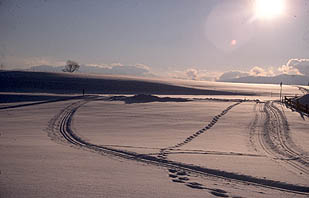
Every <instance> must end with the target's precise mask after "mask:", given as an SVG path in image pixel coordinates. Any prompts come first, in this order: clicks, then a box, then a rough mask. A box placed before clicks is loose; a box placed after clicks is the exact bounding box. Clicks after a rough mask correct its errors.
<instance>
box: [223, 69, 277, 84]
mask: <svg viewBox="0 0 309 198" xmlns="http://www.w3.org/2000/svg"><path fill="white" fill-rule="evenodd" d="M274 75H275V74H274V71H273V67H270V68H268V69H267V70H265V69H263V68H261V67H258V66H255V67H253V68H251V69H250V70H249V72H246V71H228V72H224V73H223V74H222V75H221V76H220V77H219V78H218V81H226V80H231V79H235V78H242V77H247V76H274Z"/></svg>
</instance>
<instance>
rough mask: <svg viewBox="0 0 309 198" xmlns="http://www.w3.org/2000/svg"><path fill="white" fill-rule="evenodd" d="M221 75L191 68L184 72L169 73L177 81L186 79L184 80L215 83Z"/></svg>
mask: <svg viewBox="0 0 309 198" xmlns="http://www.w3.org/2000/svg"><path fill="white" fill-rule="evenodd" d="M220 74H221V73H219V72H212V71H207V70H199V69H195V68H189V69H185V70H182V71H171V72H169V73H168V77H170V78H176V79H184V80H207V81H214V80H216V79H217V77H218V76H219V75H220Z"/></svg>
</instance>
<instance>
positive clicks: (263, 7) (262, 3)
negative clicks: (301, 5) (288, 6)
mask: <svg viewBox="0 0 309 198" xmlns="http://www.w3.org/2000/svg"><path fill="white" fill-rule="evenodd" d="M284 11H285V0H255V15H256V18H257V19H273V18H275V17H278V16H280V15H283V14H284Z"/></svg>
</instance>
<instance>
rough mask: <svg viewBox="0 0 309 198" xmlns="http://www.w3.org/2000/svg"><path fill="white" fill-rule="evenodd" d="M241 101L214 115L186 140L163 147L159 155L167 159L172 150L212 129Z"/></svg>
mask: <svg viewBox="0 0 309 198" xmlns="http://www.w3.org/2000/svg"><path fill="white" fill-rule="evenodd" d="M240 103H241V102H237V103H235V104H232V105H230V106H228V107H227V108H226V109H224V110H223V111H222V112H221V113H220V114H218V115H216V116H214V117H213V118H212V120H211V122H210V123H209V124H208V125H206V126H205V127H204V128H202V129H200V130H198V131H197V132H195V133H193V134H192V135H191V136H189V137H187V138H186V139H185V140H184V141H182V142H180V143H178V144H175V145H173V146H169V147H166V148H163V149H161V150H160V153H159V155H158V157H160V158H162V159H165V158H166V157H167V155H168V153H169V151H170V150H173V149H176V148H179V147H182V146H184V145H186V144H188V143H190V142H191V141H192V140H194V139H195V138H197V137H198V136H200V135H201V134H203V133H205V132H206V131H207V130H209V129H211V128H212V127H213V126H214V125H215V124H216V123H217V122H218V121H219V119H220V118H221V117H222V116H224V115H225V114H226V113H228V111H229V110H231V109H232V108H233V107H235V106H237V105H239V104H240Z"/></svg>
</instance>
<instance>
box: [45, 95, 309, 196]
mask: <svg viewBox="0 0 309 198" xmlns="http://www.w3.org/2000/svg"><path fill="white" fill-rule="evenodd" d="M93 99H95V97H87V98H85V99H84V100H80V101H78V102H74V103H72V104H70V105H69V106H67V107H65V108H64V109H63V110H62V111H60V113H58V114H57V115H56V116H55V117H54V118H52V119H51V120H50V123H49V127H48V131H49V132H48V133H49V136H50V137H51V138H52V139H54V140H57V139H58V140H60V141H62V142H66V143H69V144H71V145H74V146H75V147H79V148H84V149H87V150H90V151H94V152H97V153H104V154H109V155H112V156H117V157H121V158H125V159H130V160H135V161H139V162H143V163H147V164H152V165H156V166H160V167H166V168H169V169H175V170H177V171H180V170H182V171H186V172H190V173H194V174H197V175H202V176H213V177H217V178H221V179H228V180H232V181H235V182H241V183H245V184H252V185H256V186H261V187H265V188H271V189H276V190H280V191H286V192H291V193H297V194H304V195H309V187H306V186H301V185H295V184H288V183H284V182H280V181H274V180H269V179H261V178H256V177H252V176H249V175H241V174H238V173H232V172H226V171H222V170H217V169H210V168H205V167H200V166H197V165H192V164H185V163H181V162H176V161H171V160H166V159H161V158H158V157H154V156H149V155H146V154H139V153H135V152H131V151H127V150H120V149H114V148H111V147H107V146H100V145H95V144H92V143H90V142H87V141H86V140H83V139H82V138H80V137H79V136H78V135H76V134H75V133H74V131H73V130H72V127H71V125H72V119H73V116H74V114H75V113H76V111H77V110H78V108H80V107H81V106H82V105H84V104H86V103H87V102H90V101H91V100H93ZM192 185H193V187H192V188H194V187H196V185H194V184H192ZM189 187H190V186H189ZM212 190H213V189H212ZM212 192H213V193H212V194H214V192H216V191H212ZM223 194H224V193H223Z"/></svg>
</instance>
